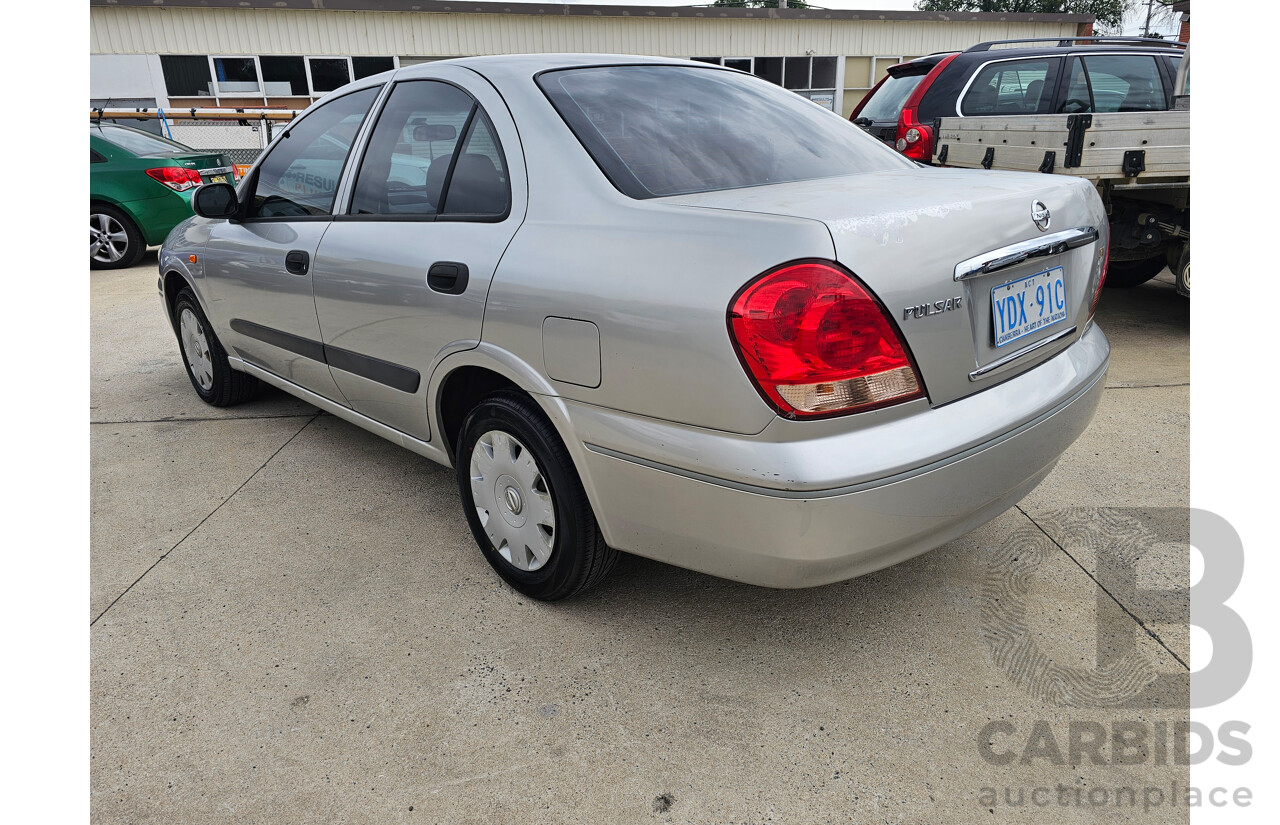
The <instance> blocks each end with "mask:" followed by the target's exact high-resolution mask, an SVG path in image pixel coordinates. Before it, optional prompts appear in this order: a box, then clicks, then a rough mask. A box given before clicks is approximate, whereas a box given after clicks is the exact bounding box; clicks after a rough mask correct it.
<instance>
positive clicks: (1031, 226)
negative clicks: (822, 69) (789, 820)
mask: <svg viewBox="0 0 1280 825" xmlns="http://www.w3.org/2000/svg"><path fill="white" fill-rule="evenodd" d="M677 72H684V73H686V74H678V73H677ZM721 74H724V73H723V72H719V71H718V70H714V69H692V70H687V69H674V68H673V69H670V70H666V69H664V70H662V71H656V70H651V71H647V72H646V71H642V70H641V69H640V68H637V67H618V68H617V69H616V70H615V69H601V68H592V69H584V70H582V72H581V73H580V74H577V75H575V73H573V72H564V73H562V74H561V73H548V74H543V75H542V76H540V77H539V80H538V82H539V84H540V85H541V86H542V89H543V91H544V92H545V93H546V94H547V96H548V97H549V98H550V100H551V101H552V104H553V105H554V106H555V107H556V109H557V111H559V112H560V114H561V115H562V117H563V118H564V122H563V124H562V125H563V126H567V127H568V129H567V131H566V130H563V129H562V130H561V132H560V133H557V132H555V131H554V130H552V129H551V128H550V126H549V125H548V127H547V129H546V130H541V129H537V128H528V129H526V130H525V131H524V132H523V133H522V139H524V136H525V135H527V137H528V140H527V143H526V147H525V148H526V152H528V153H529V156H530V157H532V158H536V159H538V160H539V161H545V162H544V163H534V164H531V165H530V175H531V181H530V193H531V195H530V198H531V201H530V218H529V219H528V220H527V221H526V223H525V225H524V226H523V227H522V228H521V230H520V232H519V233H518V234H517V236H516V238H515V240H514V241H513V243H512V246H511V247H510V249H509V250H508V253H507V255H506V256H505V258H504V263H503V266H502V268H501V269H500V270H499V272H498V274H497V275H496V276H495V280H494V284H493V287H492V288H491V292H490V295H489V300H488V308H487V309H486V315H485V340H486V344H487V345H493V346H496V347H507V346H510V348H512V349H515V348H516V346H517V345H518V344H520V343H521V342H527V341H528V340H529V339H528V336H529V334H530V333H529V330H534V329H537V330H541V329H542V322H543V318H544V317H546V316H551V315H563V316H565V317H572V318H580V319H583V320H585V321H587V322H589V323H591V324H593V325H595V326H596V327H597V328H598V330H599V337H600V367H601V370H600V372H601V377H600V380H599V381H598V382H597V383H596V385H595V386H594V387H582V386H574V385H572V384H566V383H564V382H558V381H557V379H556V378H555V376H554V374H552V375H550V376H548V379H549V380H548V385H549V386H550V387H551V388H552V389H553V390H554V392H552V393H549V394H548V397H547V403H548V404H549V405H550V406H551V408H552V409H551V414H552V416H553V418H554V419H555V420H557V421H559V422H561V423H562V425H563V426H562V432H564V433H566V434H567V437H566V441H567V442H569V443H568V446H569V449H570V451H571V453H573V455H574V459H575V463H576V465H577V467H578V470H579V473H580V474H581V476H582V480H583V484H584V486H585V488H586V490H587V492H588V495H589V497H590V498H591V501H592V504H593V507H594V509H595V513H596V516H597V518H598V520H599V523H600V525H601V529H602V531H603V532H604V534H605V537H606V539H607V540H608V542H609V544H610V545H611V546H614V547H616V548H618V549H621V550H626V551H629V552H633V553H636V554H639V555H643V556H647V557H650V558H655V559H658V560H661V561H665V562H668V563H672V564H676V565H679V566H682V567H687V568H691V569H695V570H701V571H704V572H708V573H712V574H714V575H718V576H723V577H727V578H732V579H737V580H740V581H744V582H750V583H753V584H758V585H765V586H771V587H805V586H813V585H819V584H824V583H828V582H832V581H838V580H840V579H845V578H849V577H852V576H856V575H861V574H863V573H867V572H871V571H873V570H876V569H878V568H881V567H884V566H886V565H889V564H893V563H896V562H898V561H901V560H903V559H906V558H909V557H911V556H913V555H916V554H919V553H922V552H925V551H927V550H929V549H931V548H933V547H936V546H938V545H939V544H942V543H944V542H946V541H948V540H950V539H952V538H955V537H956V536H959V535H962V534H963V533H965V532H967V531H969V530H971V529H973V528H974V527H976V526H978V525H980V524H982V523H983V522H985V521H987V520H989V519H991V518H993V517H995V516H996V515H998V514H999V513H1000V512H1002V511H1003V510H1005V509H1007V508H1008V507H1009V506H1011V505H1012V504H1013V503H1015V502H1016V501H1018V500H1019V499H1020V498H1021V497H1022V496H1024V495H1026V494H1027V492H1029V491H1030V490H1031V489H1032V488H1034V487H1035V485H1036V484H1038V483H1039V482H1040V481H1041V480H1042V479H1043V478H1044V477H1045V475H1047V474H1048V473H1049V471H1050V470H1051V469H1052V468H1053V466H1054V464H1055V463H1056V461H1057V460H1058V458H1059V456H1060V455H1061V454H1062V452H1063V451H1064V450H1066V448H1067V447H1068V446H1069V445H1070V444H1071V443H1072V442H1073V441H1074V440H1075V439H1076V438H1077V437H1078V436H1079V435H1080V433H1081V432H1083V430H1084V429H1085V427H1086V426H1087V424H1088V423H1089V421H1090V419H1091V418H1092V416H1093V413H1094V410H1095V409H1096V407H1097V404H1098V401H1099V398H1100V396H1101V393H1102V389H1103V378H1104V376H1105V373H1106V369H1107V364H1108V357H1109V348H1108V345H1107V342H1106V339H1105V337H1104V336H1103V335H1102V333H1101V331H1099V330H1098V329H1097V327H1096V326H1095V325H1093V324H1092V314H1093V310H1094V307H1095V305H1096V297H1097V293H1098V289H1099V288H1100V286H1101V282H1102V278H1103V273H1104V270H1105V264H1106V260H1105V249H1106V219H1105V212H1104V210H1103V207H1102V203H1101V201H1100V199H1099V198H1098V196H1097V194H1096V192H1094V191H1093V189H1092V188H1091V187H1089V186H1088V185H1087V183H1085V182H1083V181H1075V180H1072V179H1065V178H1060V179H1046V178H1045V177H1044V176H1032V175H1016V174H999V173H996V174H991V173H970V172H962V171H958V170H957V171H952V170H937V169H931V168H929V169H926V168H921V167H919V166H917V165H916V164H913V163H910V162H907V161H906V160H904V159H903V158H902V157H901V156H900V155H896V154H895V153H893V152H891V151H889V150H887V149H885V148H883V147H882V146H879V145H877V144H876V143H874V142H873V141H871V140H868V139H867V138H866V137H865V136H863V135H860V134H859V133H857V132H856V131H855V130H853V129H850V128H849V126H848V124H847V123H844V122H842V121H841V119H839V118H838V117H833V116H831V115H830V114H827V113H823V112H821V111H819V110H818V109H816V107H811V106H809V105H808V104H805V103H803V101H799V102H797V103H795V104H792V103H791V102H790V100H789V97H787V95H788V93H786V92H783V91H778V92H774V91H770V90H768V89H764V88H762V87H763V84H760V85H749V84H753V83H756V82H755V81H751V80H750V79H745V80H744V79H738V78H736V77H733V78H730V79H723V78H721V77H718V76H717V75H721ZM648 75H655V76H653V77H650V76H648ZM691 78H692V79H691ZM726 83H727V84H743V88H741V89H720V88H718V85H723V84H726ZM713 87H717V88H713ZM734 91H739V92H741V94H739V95H734V94H731V92H734ZM757 94H758V95H760V96H761V97H762V98H764V99H765V102H763V103H761V104H760V106H758V107H754V106H753V105H749V103H748V102H749V100H750V97H751V96H752V95H757ZM667 95H672V96H675V98H676V99H680V100H687V101H692V102H694V103H695V104H696V105H693V106H690V107H672V106H665V105H664V104H663V100H664V99H665V97H666V96H667ZM510 99H512V100H513V101H515V97H514V96H513V97H512V98H510ZM725 99H733V101H734V106H733V108H732V109H730V108H728V107H721V108H717V104H716V103H715V102H714V101H717V100H725ZM796 100H797V101H798V98H797V99H796ZM513 106H514V107H515V110H516V111H515V114H516V116H517V118H518V119H520V120H522V122H525V123H526V124H531V123H532V122H533V121H535V120H536V114H537V113H536V112H528V113H526V112H524V111H522V110H521V106H522V104H521V102H519V101H516V102H513ZM771 107H776V108H777V110H778V111H779V112H781V115H780V116H778V117H776V118H774V117H772V113H773V111H772V108H771ZM796 107H799V108H796ZM774 120H776V121H777V122H778V123H787V124H790V128H792V129H794V130H795V131H796V133H797V134H799V135H802V136H804V138H805V140H804V141H803V144H804V145H805V146H806V147H807V149H806V151H805V152H803V153H799V154H797V153H787V152H782V151H777V152H774V151H771V150H770V149H769V146H770V142H769V141H767V140H764V139H763V138H764V137H765V135H764V134H757V133H758V132H766V133H767V132H768V131H770V130H771V129H772V128H773V126H772V123H773V121H774ZM730 121H732V122H730ZM632 124H635V126H634V127H633V125H632ZM570 135H572V136H573V137H576V138H577V139H578V140H580V141H581V142H582V148H583V149H585V150H586V151H585V152H583V153H574V152H567V151H565V150H564V146H565V140H566V139H569V140H572V138H571V137H569V136H570ZM725 135H732V138H726V137H725ZM677 137H679V140H676V138H677ZM727 139H730V140H733V141H738V142H739V143H740V148H741V151H733V152H724V151H718V150H719V149H721V148H722V147H723V145H724V141H725V140H727ZM544 141H545V143H543V142H544ZM775 143H776V142H775ZM735 145H738V144H735ZM673 147H678V151H677V150H676V149H675V148H673ZM760 147H765V148H764V149H763V150H761V148H760ZM753 153H754V154H753ZM575 157H576V160H575ZM575 162H576V163H577V164H578V165H576V166H575V165H574V164H575ZM595 164H598V170H599V171H603V172H604V175H605V176H607V178H608V179H609V181H611V182H612V183H613V185H614V187H616V190H617V191H612V192H611V193H610V192H609V191H606V189H607V184H606V188H597V189H596V190H590V189H589V187H586V186H584V187H583V189H582V191H581V192H577V191H575V190H574V189H573V187H575V186H577V185H578V183H577V182H578V181H579V180H582V179H584V178H586V177H588V176H590V177H592V180H593V181H594V182H596V183H604V181H603V179H601V177H600V175H599V172H598V171H597V166H596V165H595ZM823 170H826V171H827V172H839V174H825V173H824V172H823ZM557 187H558V188H557ZM550 191H554V192H555V195H554V196H548V195H547V194H546V193H547V192H550ZM610 194H612V197H610ZM540 198H545V200H542V201H540V200H539V199H540ZM583 203H589V204H590V209H583V208H582V207H581V205H582V204H583ZM1045 213H1047V215H1046V214H1045ZM1042 224H1043V226H1042ZM1060 233H1066V234H1060ZM593 251H595V252H599V255H598V256H595V255H592V254H589V253H592V252H593ZM584 253H585V256H586V258H587V259H588V260H586V261H585V262H584V260H583V258H584ZM509 262H510V263H509ZM601 262H607V266H605V267H603V268H602V267H601V266H600V263H601ZM547 272H555V273H556V277H555V278H553V279H548V278H547V276H546V273H547ZM1015 309H1016V310H1017V311H1016V313H1015ZM524 346H526V347H527V346H528V344H527V343H526V344H524ZM553 372H554V371H553Z"/></svg>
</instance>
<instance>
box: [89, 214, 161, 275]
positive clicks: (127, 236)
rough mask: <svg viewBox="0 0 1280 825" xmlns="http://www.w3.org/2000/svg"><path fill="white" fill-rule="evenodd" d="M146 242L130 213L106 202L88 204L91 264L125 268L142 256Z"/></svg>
mask: <svg viewBox="0 0 1280 825" xmlns="http://www.w3.org/2000/svg"><path fill="white" fill-rule="evenodd" d="M146 251H147V245H146V243H145V242H144V241H143V239H142V233H141V232H139V231H138V227H136V226H134V225H133V221H131V220H129V216H128V215H126V214H124V213H123V212H121V211H120V210H119V209H116V208H115V207H114V206H110V205H108V204H105V203H92V204H89V266H90V267H91V268H92V269H123V268H125V267H129V266H133V265H134V264H136V263H137V262H138V261H139V260H141V259H142V256H143V254H144V253H145V252H146Z"/></svg>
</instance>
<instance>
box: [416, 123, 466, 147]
mask: <svg viewBox="0 0 1280 825" xmlns="http://www.w3.org/2000/svg"><path fill="white" fill-rule="evenodd" d="M457 136H458V130H457V129H456V128H454V127H453V126H450V125H448V124H446V123H434V124H424V125H422V126H414V127H413V139H414V140H415V141H417V142H418V143H428V142H430V141H433V140H453V139H454V138H455V137H457Z"/></svg>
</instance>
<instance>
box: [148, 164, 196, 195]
mask: <svg viewBox="0 0 1280 825" xmlns="http://www.w3.org/2000/svg"><path fill="white" fill-rule="evenodd" d="M147 174H148V175H150V176H151V177H153V178H155V179H156V180H158V181H160V182H161V183H163V184H164V185H165V186H167V187H169V188H170V189H172V190H173V191H175V192H185V191H187V190H188V189H194V188H195V187H197V186H199V185H200V184H202V183H204V180H202V179H201V177H200V173H199V172H197V171H196V170H194V169H187V168H185V167H182V166H161V167H160V168H159V169H148V170H147Z"/></svg>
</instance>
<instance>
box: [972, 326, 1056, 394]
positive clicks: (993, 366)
mask: <svg viewBox="0 0 1280 825" xmlns="http://www.w3.org/2000/svg"><path fill="white" fill-rule="evenodd" d="M1075 331H1076V328H1075V327H1071V328H1070V329H1064V330H1063V331H1062V332H1059V333H1058V334H1057V335H1052V336H1050V337H1048V338H1045V339H1042V340H1040V341H1036V342H1035V343H1034V344H1032V345H1031V346H1029V347H1023V348H1022V349H1020V350H1018V351H1017V352H1013V353H1010V354H1008V355H1006V356H1005V357H1003V358H1001V359H1000V360H999V361H993V362H991V363H990V364H987V365H986V366H985V367H982V368H980V369H976V370H974V371H973V372H971V373H969V380H970V381H977V380H978V379H979V378H982V377H983V376H984V375H989V374H991V373H993V372H995V371H996V370H998V369H1000V368H1001V367H1007V366H1009V364H1011V363H1013V362H1014V361H1017V360H1018V359H1019V358H1021V357H1022V356H1024V355H1030V354H1031V353H1033V352H1035V351H1036V350H1038V349H1040V348H1042V347H1047V346H1049V345H1050V344H1053V343H1056V342H1058V341H1061V340H1062V339H1063V338H1066V337H1068V336H1070V335H1074V334H1075Z"/></svg>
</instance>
